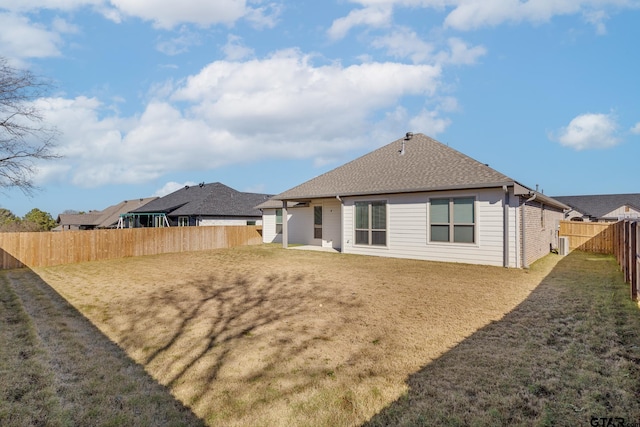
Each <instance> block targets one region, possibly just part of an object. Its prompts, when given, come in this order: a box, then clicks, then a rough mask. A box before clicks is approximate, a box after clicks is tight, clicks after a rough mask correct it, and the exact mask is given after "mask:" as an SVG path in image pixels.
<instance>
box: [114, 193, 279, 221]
mask: <svg viewBox="0 0 640 427" xmlns="http://www.w3.org/2000/svg"><path fill="white" fill-rule="evenodd" d="M270 197H271V195H269V194H257V193H243V192H240V191H237V190H234V189H233V188H231V187H227V186H226V185H224V184H221V183H219V182H214V183H210V184H205V183H201V184H199V185H193V186H188V185H187V186H185V187H183V188H181V189H180V190H178V191H174V192H173V193H171V194H168V195H166V196H164V197H160V198H159V199H156V200H154V201H153V202H151V203H148V204H146V205H145V206H144V207H142V208H139V209H136V210H133V211H131V212H130V213H128V214H127V215H123V227H125V228H128V227H165V226H171V227H174V226H180V227H185V226H205V225H260V224H261V223H262V214H261V212H260V210H259V209H257V208H256V207H255V206H256V205H258V204H260V203H262V202H264V201H266V200H268V199H269V198H270Z"/></svg>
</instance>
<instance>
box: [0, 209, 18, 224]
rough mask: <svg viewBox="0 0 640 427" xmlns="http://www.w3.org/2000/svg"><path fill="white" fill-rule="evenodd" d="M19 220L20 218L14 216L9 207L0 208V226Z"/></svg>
mask: <svg viewBox="0 0 640 427" xmlns="http://www.w3.org/2000/svg"><path fill="white" fill-rule="evenodd" d="M19 220H20V218H18V217H17V216H15V215H14V214H13V212H11V211H10V210H9V209H5V208H0V227H1V226H3V225H5V224H9V223H11V222H15V221H19Z"/></svg>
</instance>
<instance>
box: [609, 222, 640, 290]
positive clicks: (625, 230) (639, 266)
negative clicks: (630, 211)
mask: <svg viewBox="0 0 640 427" xmlns="http://www.w3.org/2000/svg"><path fill="white" fill-rule="evenodd" d="M639 223H640V222H639V221H637V220H624V221H618V222H617V223H616V224H615V226H614V230H615V245H614V248H613V254H614V255H615V257H616V259H617V260H618V264H620V267H622V272H623V274H624V279H625V281H626V282H627V283H629V288H630V293H631V299H632V300H634V301H637V300H638V283H639V282H640V226H638V224H639Z"/></svg>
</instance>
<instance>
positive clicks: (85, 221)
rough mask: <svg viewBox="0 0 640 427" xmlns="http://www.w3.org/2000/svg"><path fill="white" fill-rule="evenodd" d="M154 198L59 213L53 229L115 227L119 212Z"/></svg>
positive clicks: (121, 212) (141, 204)
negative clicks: (87, 211)
mask: <svg viewBox="0 0 640 427" xmlns="http://www.w3.org/2000/svg"><path fill="white" fill-rule="evenodd" d="M155 199H157V197H147V198H144V199H134V200H124V201H122V202H120V203H118V204H117V205H113V206H109V207H108V208H106V209H104V210H102V211H90V212H89V213H85V214H60V215H58V220H57V222H58V226H57V227H56V228H54V229H53V231H64V230H93V229H96V228H116V227H117V225H118V220H119V219H120V215H121V214H125V213H127V212H130V211H132V210H134V209H138V208H140V207H142V206H144V205H146V204H147V203H149V202H151V201H153V200H155Z"/></svg>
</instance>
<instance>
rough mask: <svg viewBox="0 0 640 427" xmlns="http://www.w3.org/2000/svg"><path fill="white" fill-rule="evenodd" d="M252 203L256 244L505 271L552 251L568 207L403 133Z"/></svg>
mask: <svg viewBox="0 0 640 427" xmlns="http://www.w3.org/2000/svg"><path fill="white" fill-rule="evenodd" d="M276 201H277V202H276ZM276 203H277V204H276ZM258 207H259V208H261V209H262V210H263V241H264V242H282V244H283V246H284V247H287V246H288V244H290V243H291V244H303V245H317V246H322V247H326V248H333V249H336V250H339V251H341V252H343V253H350V254H362V255H377V256H387V257H398V258H413V259H423V260H433V261H447V262H463V263H473V264H488V265H498V266H506V267H527V266H529V265H530V264H531V263H532V262H533V261H535V260H537V259H538V258H540V257H542V256H544V255H545V254H547V253H549V251H550V248H551V247H553V248H556V247H557V244H558V228H559V222H560V220H561V219H562V218H563V211H564V210H565V209H568V208H569V207H568V206H566V205H565V204H563V203H560V202H558V201H556V200H554V199H552V198H550V197H547V196H545V195H543V194H541V193H538V192H536V191H533V190H531V189H529V188H527V187H525V186H524V185H522V184H520V183H518V182H517V181H515V180H513V179H512V178H509V177H508V176H506V175H503V174H501V173H500V172H498V171H496V170H494V169H492V168H490V167H489V166H487V165H486V164H483V163H480V162H478V161H476V160H474V159H472V158H470V157H468V156H466V155H464V154H462V153H460V152H458V151H456V150H454V149H452V148H449V147H448V146H446V145H444V144H442V143H440V142H438V141H435V140H433V139H431V138H429V137H427V136H425V135H423V134H415V135H413V134H412V133H408V134H407V136H406V137H405V138H402V139H399V140H397V141H394V142H392V143H391V144H388V145H386V146H384V147H382V148H379V149H377V150H375V151H373V152H371V153H369V154H366V155H364V156H362V157H360V158H358V159H356V160H353V161H352V162H349V163H347V164H345V165H343V166H340V167H338V168H336V169H334V170H332V171H330V172H327V173H325V174H323V175H320V176H318V177H316V178H314V179H311V180H309V181H307V182H305V183H303V184H300V185H298V186H297V187H294V188H292V189H290V190H287V191H285V192H283V193H281V194H278V195H276V196H274V197H273V198H272V200H270V201H269V202H267V203H264V204H262V205H260V206H258ZM284 218H286V220H284Z"/></svg>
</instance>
